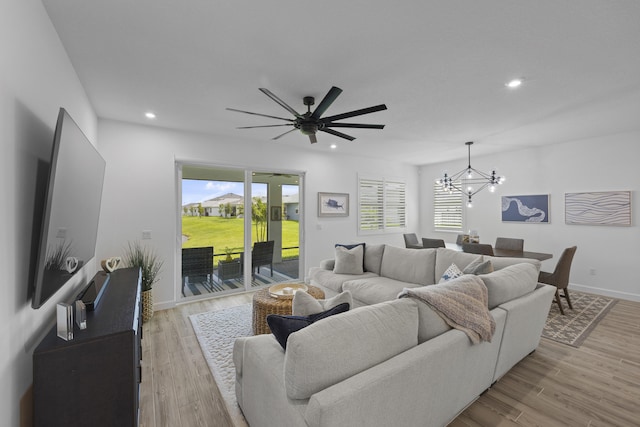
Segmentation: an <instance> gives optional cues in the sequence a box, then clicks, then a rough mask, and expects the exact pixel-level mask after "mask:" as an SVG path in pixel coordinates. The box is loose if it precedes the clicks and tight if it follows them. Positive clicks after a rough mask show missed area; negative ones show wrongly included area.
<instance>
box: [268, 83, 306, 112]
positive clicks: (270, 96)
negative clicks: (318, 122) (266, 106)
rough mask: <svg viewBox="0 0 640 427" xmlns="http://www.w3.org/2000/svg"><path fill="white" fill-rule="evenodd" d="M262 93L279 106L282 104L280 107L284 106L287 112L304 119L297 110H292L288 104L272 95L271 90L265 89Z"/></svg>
mask: <svg viewBox="0 0 640 427" xmlns="http://www.w3.org/2000/svg"><path fill="white" fill-rule="evenodd" d="M260 92H262V93H264V94H265V95H267V96H268V97H269V98H271V99H273V100H274V101H275V102H277V103H278V104H280V106H282V107H283V108H284V109H285V110H287V111H288V112H290V113H291V114H293V115H294V116H296V117H302V116H301V115H300V114H298V112H297V111H296V110H294V109H293V108H291V107H290V106H289V105H288V104H287V103H286V102H284V101H283V100H282V99H280V98H278V97H277V96H275V95H274V94H273V93H271V91H270V90H269V89H265V88H263V87H261V88H260Z"/></svg>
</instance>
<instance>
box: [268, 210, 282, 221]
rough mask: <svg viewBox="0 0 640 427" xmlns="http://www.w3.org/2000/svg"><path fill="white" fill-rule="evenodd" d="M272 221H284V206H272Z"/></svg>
mask: <svg viewBox="0 0 640 427" xmlns="http://www.w3.org/2000/svg"><path fill="white" fill-rule="evenodd" d="M271 221H282V206H271Z"/></svg>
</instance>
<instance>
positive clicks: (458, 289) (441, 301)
mask: <svg viewBox="0 0 640 427" xmlns="http://www.w3.org/2000/svg"><path fill="white" fill-rule="evenodd" d="M407 297H410V298H415V299H417V300H418V301H421V302H423V303H425V304H427V305H428V306H429V307H431V308H432V309H433V310H434V311H435V312H436V313H438V315H439V316H440V317H441V318H442V319H443V320H444V321H445V322H446V323H447V324H448V325H449V326H451V327H452V328H455V329H459V330H461V331H463V332H464V333H466V334H467V336H468V337H469V339H470V340H471V342H472V343H473V344H478V343H479V342H481V341H488V342H491V338H492V337H493V333H494V332H495V330H496V322H495V320H494V319H493V316H492V315H491V313H490V312H489V308H488V301H489V297H488V293H487V287H486V286H485V285H484V283H483V282H482V279H480V278H479V277H477V276H474V275H471V274H468V275H464V276H461V277H459V278H457V279H454V280H452V281H450V282H445V283H442V284H438V285H432V286H422V287H419V288H404V289H403V290H402V292H400V294H399V295H398V298H407Z"/></svg>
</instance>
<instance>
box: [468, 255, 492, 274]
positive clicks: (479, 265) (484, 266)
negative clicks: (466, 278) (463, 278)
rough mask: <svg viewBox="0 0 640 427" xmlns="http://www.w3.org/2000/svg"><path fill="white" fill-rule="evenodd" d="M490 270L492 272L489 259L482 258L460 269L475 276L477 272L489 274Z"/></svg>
mask: <svg viewBox="0 0 640 427" xmlns="http://www.w3.org/2000/svg"><path fill="white" fill-rule="evenodd" d="M491 272H493V264H492V263H491V260H490V259H488V260H486V261H483V260H482V258H479V259H477V260H475V261H473V262H472V263H471V264H469V265H467V266H466V267H465V268H464V270H462V273H464V274H475V275H476V276H477V275H479V274H489V273H491Z"/></svg>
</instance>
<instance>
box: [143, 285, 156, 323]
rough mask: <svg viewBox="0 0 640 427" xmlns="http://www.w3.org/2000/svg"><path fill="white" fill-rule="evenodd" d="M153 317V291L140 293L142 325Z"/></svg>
mask: <svg viewBox="0 0 640 427" xmlns="http://www.w3.org/2000/svg"><path fill="white" fill-rule="evenodd" d="M152 317H153V290H151V289H149V290H148V291H142V323H146V322H148V321H149V320H151V318H152Z"/></svg>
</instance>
